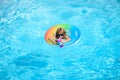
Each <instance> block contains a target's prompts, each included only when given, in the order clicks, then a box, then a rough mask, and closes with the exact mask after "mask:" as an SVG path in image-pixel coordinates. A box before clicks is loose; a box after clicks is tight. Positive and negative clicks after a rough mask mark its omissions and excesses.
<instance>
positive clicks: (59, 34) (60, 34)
mask: <svg viewBox="0 0 120 80" xmlns="http://www.w3.org/2000/svg"><path fill="white" fill-rule="evenodd" d="M57 39H61V43H63V44H64V43H66V42H68V41H70V40H71V39H70V38H69V37H68V36H67V34H66V31H65V30H64V29H63V28H58V29H57V31H56V34H55V36H51V37H49V40H50V41H52V42H53V43H54V44H57V42H56V40H57Z"/></svg>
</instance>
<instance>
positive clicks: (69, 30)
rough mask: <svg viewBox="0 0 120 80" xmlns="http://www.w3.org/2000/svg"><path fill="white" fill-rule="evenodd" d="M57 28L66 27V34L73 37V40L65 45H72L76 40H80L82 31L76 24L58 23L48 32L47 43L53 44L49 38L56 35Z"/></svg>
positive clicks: (46, 35)
mask: <svg viewBox="0 0 120 80" xmlns="http://www.w3.org/2000/svg"><path fill="white" fill-rule="evenodd" d="M57 28H63V29H65V31H66V34H67V35H68V36H69V37H70V38H71V40H70V41H69V42H67V43H65V45H72V44H74V43H75V42H77V41H78V40H79V38H80V35H81V32H80V30H79V29H78V28H77V27H76V26H71V25H68V24H58V25H55V26H53V27H51V28H50V29H48V31H47V32H46V34H45V40H46V42H47V43H49V44H53V43H52V42H51V41H50V40H49V37H50V36H55V33H56V30H57Z"/></svg>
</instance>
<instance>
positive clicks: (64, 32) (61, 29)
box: [56, 28, 66, 38]
mask: <svg viewBox="0 0 120 80" xmlns="http://www.w3.org/2000/svg"><path fill="white" fill-rule="evenodd" d="M60 31H63V34H64V35H63V38H65V36H66V31H65V30H64V29H63V28H58V29H57V31H56V38H59V36H58V35H59V33H60Z"/></svg>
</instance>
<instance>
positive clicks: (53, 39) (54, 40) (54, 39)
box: [49, 36, 56, 44]
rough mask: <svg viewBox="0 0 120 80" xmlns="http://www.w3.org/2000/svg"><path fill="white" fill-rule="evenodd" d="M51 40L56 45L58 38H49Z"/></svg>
mask: <svg viewBox="0 0 120 80" xmlns="http://www.w3.org/2000/svg"><path fill="white" fill-rule="evenodd" d="M49 40H50V41H52V42H53V43H54V44H56V38H55V37H52V36H51V37H49Z"/></svg>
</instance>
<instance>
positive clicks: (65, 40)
mask: <svg viewBox="0 0 120 80" xmlns="http://www.w3.org/2000/svg"><path fill="white" fill-rule="evenodd" d="M65 38H66V39H62V40H61V42H62V43H66V42H68V41H70V40H71V39H70V37H68V36H66V37H65Z"/></svg>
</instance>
